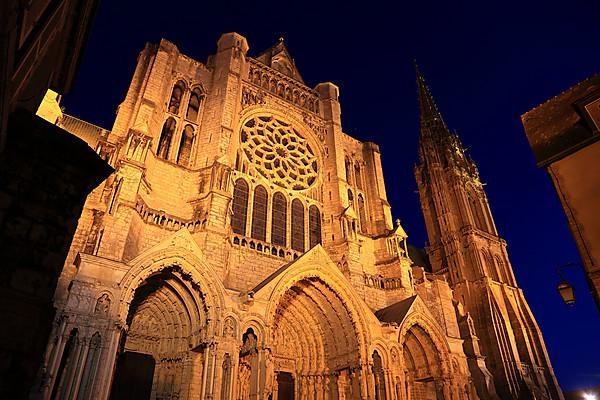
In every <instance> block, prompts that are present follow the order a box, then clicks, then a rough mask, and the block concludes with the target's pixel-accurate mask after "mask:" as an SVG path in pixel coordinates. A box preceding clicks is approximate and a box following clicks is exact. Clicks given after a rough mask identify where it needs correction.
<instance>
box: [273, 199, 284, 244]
mask: <svg viewBox="0 0 600 400" xmlns="http://www.w3.org/2000/svg"><path fill="white" fill-rule="evenodd" d="M286 236H287V201H286V199H285V196H284V195H283V194H281V193H279V192H277V193H275V194H274V195H273V216H272V218H271V243H273V244H276V245H278V246H286V245H287V237H286Z"/></svg>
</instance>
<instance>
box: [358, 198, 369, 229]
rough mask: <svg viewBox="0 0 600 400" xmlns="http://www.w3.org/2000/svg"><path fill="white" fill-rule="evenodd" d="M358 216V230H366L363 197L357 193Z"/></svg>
mask: <svg viewBox="0 0 600 400" xmlns="http://www.w3.org/2000/svg"><path fill="white" fill-rule="evenodd" d="M358 218H359V222H360V231H361V232H362V233H366V232H367V213H366V210H365V199H364V198H363V195H362V194H359V195H358Z"/></svg>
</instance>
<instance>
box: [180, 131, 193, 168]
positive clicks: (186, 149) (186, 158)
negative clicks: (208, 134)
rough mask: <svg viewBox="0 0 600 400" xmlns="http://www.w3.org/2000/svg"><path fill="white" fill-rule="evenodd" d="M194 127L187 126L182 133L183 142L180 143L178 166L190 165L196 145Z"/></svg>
mask: <svg viewBox="0 0 600 400" xmlns="http://www.w3.org/2000/svg"><path fill="white" fill-rule="evenodd" d="M194 137H195V134H194V127H192V126H191V125H186V127H185V128H184V129H183V132H182V133H181V142H180V143H179V153H177V164H179V165H183V166H185V167H187V166H188V165H189V164H190V156H191V154H192V146H193V145H194Z"/></svg>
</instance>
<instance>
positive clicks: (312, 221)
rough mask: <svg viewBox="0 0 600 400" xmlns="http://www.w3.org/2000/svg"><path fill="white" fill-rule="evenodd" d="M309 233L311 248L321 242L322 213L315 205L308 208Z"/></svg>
mask: <svg viewBox="0 0 600 400" xmlns="http://www.w3.org/2000/svg"><path fill="white" fill-rule="evenodd" d="M308 235H309V236H308V238H309V247H310V248H311V249H312V248H313V247H314V246H316V245H317V244H319V243H321V213H320V212H319V209H318V208H317V207H316V206H314V205H312V206H310V207H309V209H308Z"/></svg>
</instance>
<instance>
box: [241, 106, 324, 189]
mask: <svg viewBox="0 0 600 400" xmlns="http://www.w3.org/2000/svg"><path fill="white" fill-rule="evenodd" d="M241 142H242V149H243V150H244V153H245V154H246V157H248V160H250V162H252V163H253V164H254V167H255V168H256V170H257V171H258V172H259V173H260V174H261V175H263V176H264V177H265V178H267V179H268V180H270V181H271V182H273V183H275V184H277V185H279V186H282V187H284V188H290V189H294V190H303V189H307V188H309V187H310V186H311V185H312V184H313V183H314V182H315V180H316V179H317V174H318V171H317V158H316V157H315V154H314V153H313V151H312V149H311V147H310V145H309V144H308V142H307V140H306V139H304V138H303V137H302V136H300V134H299V133H298V131H296V130H295V129H294V128H293V127H292V125H291V124H289V123H287V122H284V121H282V120H280V119H277V118H275V117H272V116H260V117H254V118H252V119H250V120H248V121H247V122H246V123H245V124H244V126H243V127H242V133H241Z"/></svg>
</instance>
